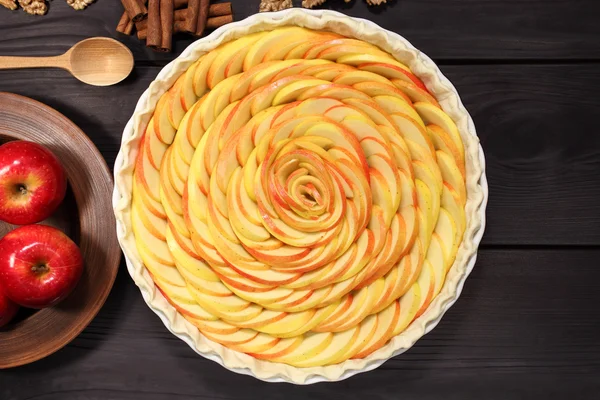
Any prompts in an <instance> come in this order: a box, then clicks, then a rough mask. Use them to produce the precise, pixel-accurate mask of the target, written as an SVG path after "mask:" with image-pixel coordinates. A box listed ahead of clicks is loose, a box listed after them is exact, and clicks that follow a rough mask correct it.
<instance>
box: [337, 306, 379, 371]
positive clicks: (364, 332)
mask: <svg viewBox="0 0 600 400" xmlns="http://www.w3.org/2000/svg"><path fill="white" fill-rule="evenodd" d="M358 328H359V329H360V331H359V333H358V336H357V337H356V339H354V341H353V342H352V344H351V346H350V347H349V348H348V349H347V350H346V351H345V352H344V353H342V354H341V355H340V356H339V357H338V358H336V359H333V360H331V364H338V363H341V362H342V361H346V360H348V359H350V358H354V356H355V355H356V354H357V353H358V352H359V351H360V350H361V349H362V348H363V347H364V346H365V345H366V344H367V343H369V342H370V341H371V338H372V337H373V335H375V331H376V330H377V314H374V315H369V316H368V317H367V318H365V319H364V320H363V322H362V323H361V324H360V325H359V326H358Z"/></svg>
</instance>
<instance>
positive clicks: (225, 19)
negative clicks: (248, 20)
mask: <svg viewBox="0 0 600 400" xmlns="http://www.w3.org/2000/svg"><path fill="white" fill-rule="evenodd" d="M230 22H233V15H225V16H220V17H214V18H208V19H207V20H206V28H207V29H216V28H219V27H221V26H223V25H225V24H228V23H230ZM184 23H185V21H175V23H174V24H173V32H174V33H180V32H185V30H184V29H185V26H184ZM137 37H138V39H140V40H144V39H146V40H147V38H148V29H141V30H139V31H138V32H137Z"/></svg>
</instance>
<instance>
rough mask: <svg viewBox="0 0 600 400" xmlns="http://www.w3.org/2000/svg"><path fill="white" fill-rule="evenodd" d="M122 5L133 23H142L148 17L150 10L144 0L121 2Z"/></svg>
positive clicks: (124, 0) (125, 0) (123, 0)
mask: <svg viewBox="0 0 600 400" xmlns="http://www.w3.org/2000/svg"><path fill="white" fill-rule="evenodd" d="M121 3H123V7H124V8H125V11H126V12H127V14H128V15H129V18H131V20H132V21H133V22H137V21H140V20H142V19H144V18H145V17H146V15H148V9H147V8H146V6H145V5H144V3H143V1H142V0H121Z"/></svg>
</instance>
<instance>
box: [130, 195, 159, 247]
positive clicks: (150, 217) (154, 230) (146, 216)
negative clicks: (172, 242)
mask: <svg viewBox="0 0 600 400" xmlns="http://www.w3.org/2000/svg"><path fill="white" fill-rule="evenodd" d="M131 206H132V208H133V207H135V208H137V210H138V216H139V217H140V219H141V220H142V223H143V224H144V226H145V227H146V229H147V230H148V232H150V233H151V234H152V236H154V237H155V238H157V239H158V240H162V241H165V240H166V237H165V232H166V231H167V221H166V220H165V219H163V218H158V217H157V216H156V215H154V214H153V213H151V212H149V211H148V210H147V209H146V206H145V205H144V204H143V203H142V200H141V199H140V198H139V197H133V199H132V202H131Z"/></svg>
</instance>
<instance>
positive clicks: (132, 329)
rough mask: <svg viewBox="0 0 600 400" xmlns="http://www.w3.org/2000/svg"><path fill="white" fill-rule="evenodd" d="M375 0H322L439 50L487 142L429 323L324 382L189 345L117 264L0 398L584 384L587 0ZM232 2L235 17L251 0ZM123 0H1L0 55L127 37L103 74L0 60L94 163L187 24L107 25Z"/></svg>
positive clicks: (409, 392) (592, 104) (442, 393)
mask: <svg viewBox="0 0 600 400" xmlns="http://www.w3.org/2000/svg"><path fill="white" fill-rule="evenodd" d="M388 2H389V3H390V5H388V6H387V8H384V9H383V10H380V9H377V8H373V9H369V8H367V6H366V5H365V4H364V1H363V0H354V1H352V2H350V3H349V4H345V3H344V2H343V1H342V0H328V7H331V8H332V9H336V10H339V11H342V12H345V13H347V14H349V15H352V16H358V17H362V18H367V19H370V20H372V21H374V22H376V23H378V24H380V25H381V26H383V27H384V28H388V29H392V30H394V31H396V32H398V33H400V34H402V35H403V36H405V37H406V38H407V39H409V40H410V41H411V42H412V43H413V44H414V45H415V46H416V47H418V48H419V49H421V50H423V51H424V52H426V53H427V54H428V55H429V56H431V57H433V58H434V59H435V61H437V62H439V63H440V64H441V66H442V70H443V72H444V73H445V74H446V75H447V76H448V77H449V78H450V80H451V81H452V82H453V83H454V85H455V86H456V87H457V89H458V90H459V93H460V94H461V96H462V99H463V101H464V103H465V105H466V106H467V109H468V110H469V111H470V113H471V114H472V116H473V118H474V120H475V123H476V127H477V130H478V133H479V136H480V138H481V141H482V145H483V147H484V150H485V153H486V158H487V173H488V178H489V185H490V202H489V206H488V213H487V219H488V224H487V231H486V235H485V236H484V239H483V242H482V243H483V244H482V249H481V250H480V252H479V258H478V262H477V265H476V267H475V270H474V272H473V274H472V275H471V277H470V278H469V279H468V280H467V283H466V286H465V289H464V291H463V294H462V295H461V298H460V299H459V301H458V302H457V303H456V304H455V305H454V306H453V307H452V308H451V309H450V311H449V312H448V313H447V314H446V315H445V317H444V318H443V320H442V322H441V323H440V325H439V326H438V327H437V328H436V329H434V330H433V331H432V332H431V333H430V334H429V335H427V336H425V337H424V338H423V339H422V340H420V341H419V342H418V343H417V344H416V346H415V347H414V348H413V349H411V350H410V351H409V352H407V353H406V354H404V355H402V356H399V357H396V358H395V359H392V360H390V361H388V362H387V363H385V364H384V365H383V366H382V367H381V368H379V369H378V370H377V371H373V372H369V373H365V374H361V375H358V376H355V377H353V378H351V379H350V380H347V381H344V382H341V383H337V384H318V385H314V386H311V387H292V386H290V385H283V384H277V385H274V384H266V383H262V382H260V381H257V380H255V379H253V378H250V377H246V376H240V375H236V374H234V373H231V372H229V371H227V370H225V369H224V368H222V367H220V366H218V365H217V364H215V363H214V362H212V361H208V360H205V359H203V358H201V357H199V356H197V355H196V354H195V353H194V352H193V351H192V350H191V349H190V348H189V347H188V346H187V345H186V344H185V343H183V342H181V341H180V340H179V339H177V338H175V337H174V336H173V335H172V334H170V333H169V332H168V331H167V330H166V328H165V327H164V326H163V325H162V323H161V322H160V320H159V319H158V317H157V316H156V315H154V314H153V313H152V312H151V311H150V310H149V309H148V307H147V306H146V305H145V303H144V302H143V300H142V298H141V295H140V293H139V290H138V288H137V287H135V285H134V284H133V283H132V282H131V278H130V277H129V276H128V274H127V272H126V271H125V268H124V266H123V265H122V266H121V271H120V274H119V276H118V277H117V282H116V285H115V287H114V289H113V292H112V294H111V296H109V299H108V301H107V303H106V305H105V307H104V308H103V309H102V310H101V311H100V314H99V315H98V317H97V318H96V319H95V320H94V321H93V322H92V324H91V325H90V326H89V327H88V328H87V329H86V330H85V331H84V332H83V333H82V334H81V335H80V336H79V337H78V338H77V339H75V341H73V342H72V343H71V344H70V345H68V346H67V347H66V348H64V349H63V350H61V351H60V352H58V353H56V354H54V355H52V356H50V357H48V358H47V359H44V360H42V361H39V362H36V363H34V364H31V365H29V366H25V367H19V368H16V369H12V370H7V371H2V372H1V373H0V399H1V400H5V399H6V400H25V399H39V400H74V399H86V400H87V399H90V400H95V399H102V400H110V399H125V400H128V399H138V398H143V399H145V400H162V399H174V400H182V399H186V400H187V399H255V398H260V399H265V400H271V399H280V398H286V399H289V400H294V399H306V398H315V399H344V400H346V399H364V398H368V399H378V400H379V399H382V400H383V399H396V398H401V399H407V400H409V399H418V400H430V399H431V400H433V399H440V398H443V399H447V400H455V399H456V400H480V399H485V400H496V399H498V400H500V399H501V400H504V399H527V400H538V399H539V400H542V399H543V400H552V399H565V398H572V399H574V400H575V399H576V400H588V399H590V400H591V399H597V397H598V395H597V393H598V391H599V390H600V381H599V380H598V376H600V361H598V360H600V347H599V344H598V340H597V337H598V332H600V321H599V320H598V318H597V317H596V315H597V310H596V308H597V304H598V303H599V302H600V297H599V296H600V295H599V294H600V291H598V290H597V283H596V282H598V281H599V280H600V272H599V271H600V269H598V259H599V258H600V249H599V248H598V246H599V245H600V223H599V222H600V204H599V202H598V199H599V198H600V136H598V134H597V128H596V125H597V123H596V119H597V118H596V116H597V115H600V100H598V97H597V96H596V95H595V93H596V92H597V91H598V89H600V76H599V75H598V71H599V70H600V69H599V68H600V46H599V45H598V44H599V43H600V25H599V24H598V23H597V22H598V15H600V2H598V1H597V0H552V1H548V0H511V1H506V0H388ZM115 3H116V4H115ZM232 3H233V8H234V14H235V15H234V16H235V19H236V20H240V19H242V18H244V17H246V16H248V15H250V14H253V13H255V12H256V10H257V9H258V3H259V0H232ZM296 3H298V2H297V1H296ZM122 11H123V9H122V7H121V6H120V5H119V4H118V2H116V1H111V0H102V1H97V2H96V3H94V4H92V5H91V6H90V7H89V9H88V10H87V11H85V12H74V11H73V10H71V9H70V8H69V7H68V6H67V5H66V4H65V3H64V2H61V1H58V2H57V1H55V2H53V3H52V4H51V9H50V12H49V14H48V15H47V16H45V17H40V18H32V17H29V16H26V15H24V14H23V13H21V12H10V11H8V10H4V9H0V54H2V55H14V56H17V55H54V54H60V53H62V52H64V51H66V50H67V49H68V48H69V47H70V46H72V45H73V44H74V43H76V42H77V41H79V40H81V39H84V38H86V37H89V36H96V35H100V36H111V37H115V38H117V39H118V40H121V41H123V42H124V43H126V44H127V45H128V47H130V49H131V50H132V52H133V53H134V56H135V58H136V68H135V70H134V72H133V74H132V76H130V77H129V78H128V79H126V80H125V81H124V82H122V83H121V84H119V85H117V86H114V87H111V88H95V87H90V86H86V85H84V84H82V83H80V82H77V81H76V80H74V79H73V78H71V77H70V76H69V75H68V73H67V72H65V71H59V70H54V71H53V70H47V71H35V72H33V71H0V91H11V92H15V93H20V94H24V95H27V96H30V97H33V98H35V99H37V100H40V101H43V102H45V103H47V104H49V105H50V106H52V107H54V108H57V109H58V110H60V111H61V112H62V113H64V114H65V115H66V116H67V117H68V118H70V119H71V120H73V121H74V122H75V123H76V124H77V125H79V126H80V127H81V128H82V129H83V131H84V132H86V133H87V134H88V135H89V136H90V138H91V139H92V140H93V141H94V143H95V144H96V146H97V147H98V148H99V149H100V151H101V153H102V155H103V156H104V158H105V159H106V161H107V163H108V164H109V166H110V167H112V165H113V163H114V159H115V157H116V154H117V152H118V149H119V144H120V138H121V133H122V130H123V128H124V125H125V123H126V122H127V120H128V119H129V118H130V116H131V113H132V112H133V109H134V107H135V104H136V102H137V99H138V98H139V96H140V95H141V93H142V92H143V91H144V90H145V89H146V88H147V87H148V85H149V84H150V82H151V81H152V80H153V79H154V77H155V76H156V74H157V73H158V72H159V71H160V68H161V67H162V66H163V65H165V64H166V63H167V62H169V61H170V60H172V58H173V57H174V56H176V55H177V54H179V53H180V52H181V51H183V49H184V48H185V47H186V46H187V45H188V44H189V43H190V41H191V39H186V38H185V37H179V36H177V37H176V40H175V41H174V54H156V53H154V52H152V51H151V50H148V49H146V48H145V46H144V45H143V44H142V43H140V42H139V41H138V40H137V39H135V38H134V37H126V36H123V35H120V34H118V33H115V32H114V27H115V24H116V23H117V21H118V20H119V18H120V16H121V14H122Z"/></svg>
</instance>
